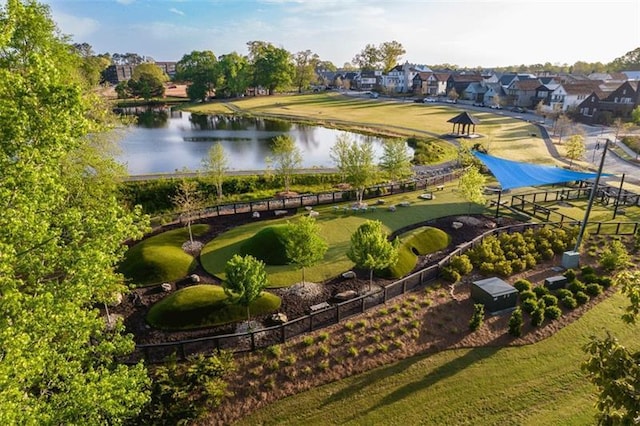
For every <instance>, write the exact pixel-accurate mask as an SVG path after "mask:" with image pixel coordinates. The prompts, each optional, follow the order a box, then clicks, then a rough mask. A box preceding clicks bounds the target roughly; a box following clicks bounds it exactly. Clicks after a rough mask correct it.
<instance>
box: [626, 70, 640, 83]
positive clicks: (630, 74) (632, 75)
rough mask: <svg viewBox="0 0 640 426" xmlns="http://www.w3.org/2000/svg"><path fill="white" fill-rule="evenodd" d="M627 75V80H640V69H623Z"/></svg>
mask: <svg viewBox="0 0 640 426" xmlns="http://www.w3.org/2000/svg"><path fill="white" fill-rule="evenodd" d="M622 73H623V74H624V75H626V76H627V78H626V80H632V81H634V80H640V71H622Z"/></svg>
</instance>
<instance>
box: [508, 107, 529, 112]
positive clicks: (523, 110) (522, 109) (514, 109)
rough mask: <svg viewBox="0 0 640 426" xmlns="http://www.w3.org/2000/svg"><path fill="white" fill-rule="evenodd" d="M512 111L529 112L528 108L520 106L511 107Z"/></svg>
mask: <svg viewBox="0 0 640 426" xmlns="http://www.w3.org/2000/svg"><path fill="white" fill-rule="evenodd" d="M511 111H513V112H520V113H523V112H527V110H526V109H525V108H522V107H519V106H517V107H513V108H511Z"/></svg>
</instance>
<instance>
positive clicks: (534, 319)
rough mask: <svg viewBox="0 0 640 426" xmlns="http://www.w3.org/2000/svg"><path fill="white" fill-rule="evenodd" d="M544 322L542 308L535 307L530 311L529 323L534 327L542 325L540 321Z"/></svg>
mask: <svg viewBox="0 0 640 426" xmlns="http://www.w3.org/2000/svg"><path fill="white" fill-rule="evenodd" d="M543 322H544V308H542V309H540V308H538V309H536V310H535V311H533V312H531V325H532V326H534V327H539V326H541V325H542V323H543Z"/></svg>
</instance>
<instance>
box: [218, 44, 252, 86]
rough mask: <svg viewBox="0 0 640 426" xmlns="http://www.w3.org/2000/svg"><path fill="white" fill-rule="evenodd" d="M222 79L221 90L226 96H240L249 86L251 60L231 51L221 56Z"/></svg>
mask: <svg viewBox="0 0 640 426" xmlns="http://www.w3.org/2000/svg"><path fill="white" fill-rule="evenodd" d="M218 69H219V72H220V78H221V81H220V82H219V90H218V91H219V92H222V96H224V97H238V96H240V95H242V94H243V93H244V92H245V91H246V90H247V87H249V81H250V77H251V76H250V67H249V61H247V58H246V57H244V56H240V55H239V54H237V53H236V52H231V53H228V54H226V55H222V56H221V57H220V61H219V62H218Z"/></svg>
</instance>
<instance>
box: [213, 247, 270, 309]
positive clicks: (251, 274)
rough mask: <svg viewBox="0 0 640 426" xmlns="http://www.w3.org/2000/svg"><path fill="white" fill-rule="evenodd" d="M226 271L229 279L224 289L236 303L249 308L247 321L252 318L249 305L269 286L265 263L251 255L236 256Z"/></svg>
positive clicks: (228, 263)
mask: <svg viewBox="0 0 640 426" xmlns="http://www.w3.org/2000/svg"><path fill="white" fill-rule="evenodd" d="M224 271H225V273H226V275H227V279H226V280H225V282H224V285H223V288H224V292H225V294H226V295H227V297H229V298H231V299H232V300H233V301H234V303H237V304H239V305H240V306H244V307H245V308H247V321H249V319H250V318H251V313H250V311H249V305H251V303H252V302H253V301H254V300H256V299H257V298H258V297H260V294H262V290H264V288H265V287H266V286H267V285H268V283H269V281H268V279H267V272H266V271H265V268H264V263H263V262H262V261H261V260H258V259H256V258H255V257H253V256H251V255H250V254H248V255H246V256H240V255H237V254H234V255H233V257H232V258H231V259H229V261H228V262H227V264H226V266H225V268H224Z"/></svg>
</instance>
